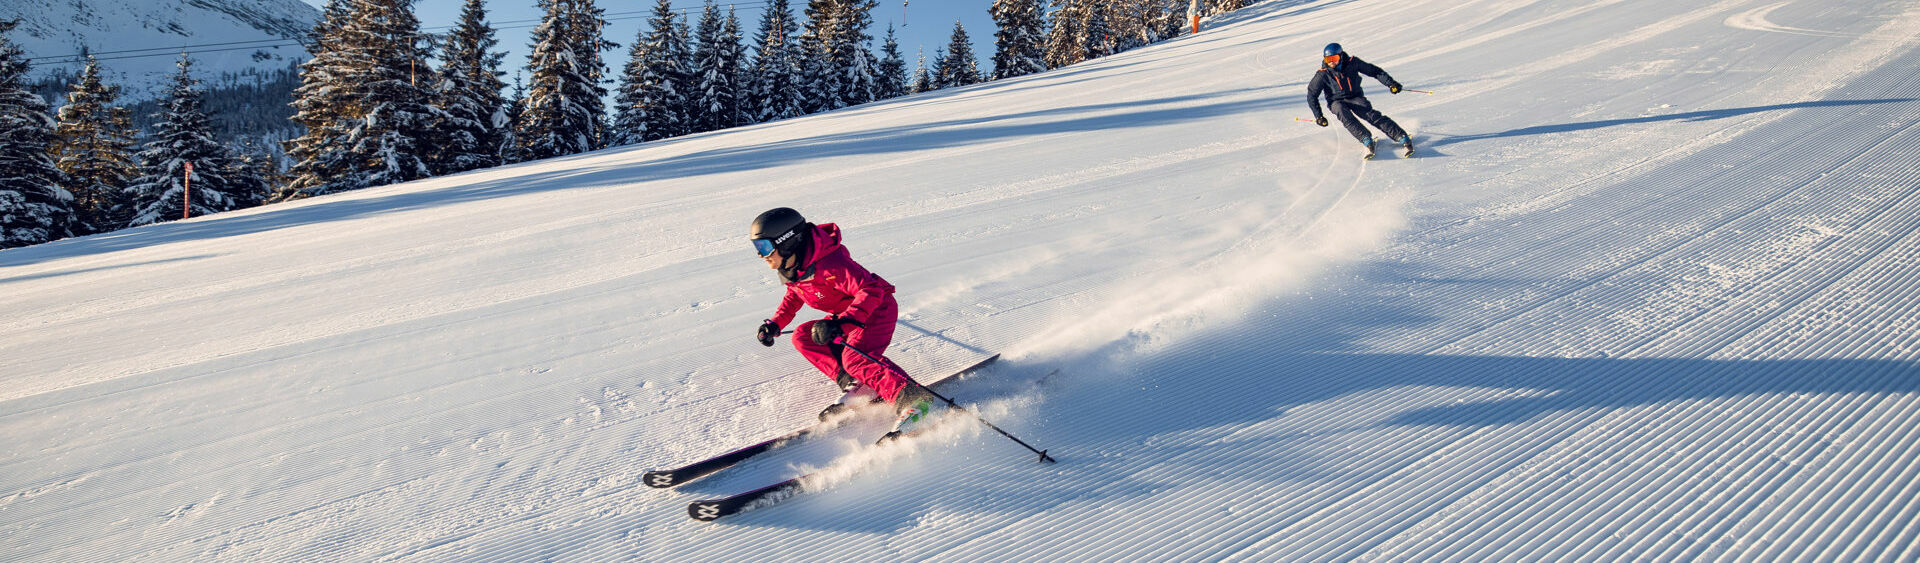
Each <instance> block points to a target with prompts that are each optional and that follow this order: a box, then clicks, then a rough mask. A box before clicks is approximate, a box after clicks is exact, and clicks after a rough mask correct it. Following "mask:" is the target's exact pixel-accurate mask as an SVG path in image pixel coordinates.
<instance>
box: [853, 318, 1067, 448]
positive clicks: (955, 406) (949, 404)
mask: <svg viewBox="0 0 1920 563" xmlns="http://www.w3.org/2000/svg"><path fill="white" fill-rule="evenodd" d="M840 343H841V345H842V346H846V347H847V349H848V350H852V351H853V352H854V353H856V354H859V355H860V356H861V357H864V358H866V359H868V360H870V361H872V362H873V363H876V364H880V365H886V363H885V362H881V361H880V360H879V358H875V357H873V356H872V355H870V354H867V353H866V352H864V351H862V350H860V349H859V348H855V347H853V346H850V345H847V344H846V340H844V339H842V340H840ZM900 375H901V376H902V377H905V378H907V382H908V383H912V384H914V386H917V387H919V388H921V389H923V390H925V391H926V392H927V393H928V394H931V395H933V397H934V398H936V399H940V400H941V401H943V402H945V403H947V407H949V408H952V409H953V410H957V411H960V412H964V413H967V415H968V416H972V417H973V419H974V420H978V421H980V423H981V424H985V425H987V428H992V429H993V431H994V432H999V433H1000V435H1001V436H1006V437H1007V439H1008V440H1013V443H1015V444H1020V447H1023V448H1026V449H1027V451H1030V452H1033V453H1037V454H1040V461H1042V462H1053V463H1059V462H1060V460H1056V459H1053V457H1052V456H1048V455H1047V450H1042V449H1038V448H1035V447H1033V446H1030V445H1027V443H1026V441H1024V440H1021V439H1020V438H1018V437H1016V436H1014V435H1013V434H1009V433H1007V431H1006V430H1001V429H1000V427H998V426H994V425H993V423H991V422H987V419H985V418H980V415H978V414H974V412H973V411H970V410H967V409H965V408H962V407H961V406H960V404H959V403H955V402H953V399H949V398H947V397H946V396H945V395H941V394H940V392H938V391H934V390H933V389H931V388H928V387H927V386H925V385H921V384H920V382H918V381H914V379H913V376H911V375H907V374H904V373H902V374H900Z"/></svg>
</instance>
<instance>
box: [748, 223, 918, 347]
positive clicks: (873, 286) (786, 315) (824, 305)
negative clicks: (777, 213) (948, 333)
mask: <svg viewBox="0 0 1920 563" xmlns="http://www.w3.org/2000/svg"><path fill="white" fill-rule="evenodd" d="M812 235H813V236H811V237H808V238H809V239H810V243H811V244H812V248H811V249H809V251H808V252H807V263H806V264H805V265H803V266H801V267H800V268H799V272H798V275H796V276H795V277H797V278H799V280H800V281H796V282H791V283H788V284H787V295H786V296H785V297H783V298H781V299H780V308H779V309H777V310H775V311H774V313H773V319H772V320H773V324H776V325H780V326H781V327H785V326H787V323H789V322H793V317H794V315H797V314H799V313H800V305H801V304H803V303H804V304H806V305H807V306H809V307H813V308H815V309H819V310H821V311H825V312H826V313H828V314H832V315H838V316H840V318H845V319H853V320H854V321H857V322H859V323H860V324H863V325H866V324H873V322H874V321H878V322H881V323H891V322H893V321H894V320H895V319H896V317H897V316H898V315H899V314H900V313H899V310H900V308H899V307H900V306H899V304H897V303H895V302H894V300H893V284H890V283H887V280H884V279H881V278H880V276H879V275H878V274H874V273H873V272H869V271H867V269H866V268H863V267H861V266H860V263H858V262H854V261H853V256H852V255H851V254H849V253H847V247H845V246H841V245H840V227H839V226H838V225H835V224H833V223H824V224H820V225H815V226H814V227H813V233H812Z"/></svg>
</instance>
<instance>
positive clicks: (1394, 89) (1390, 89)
mask: <svg viewBox="0 0 1920 563" xmlns="http://www.w3.org/2000/svg"><path fill="white" fill-rule="evenodd" d="M1387 93H1389V94H1398V93H1400V83H1399V82H1395V83H1392V84H1388V85H1387Z"/></svg>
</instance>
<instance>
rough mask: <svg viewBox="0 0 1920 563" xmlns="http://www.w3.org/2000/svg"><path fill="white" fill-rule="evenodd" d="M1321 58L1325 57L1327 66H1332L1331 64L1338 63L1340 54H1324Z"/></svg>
mask: <svg viewBox="0 0 1920 563" xmlns="http://www.w3.org/2000/svg"><path fill="white" fill-rule="evenodd" d="M1322 58H1324V59H1326V61H1327V66H1333V65H1337V64H1340V55H1327V56H1325V57H1322Z"/></svg>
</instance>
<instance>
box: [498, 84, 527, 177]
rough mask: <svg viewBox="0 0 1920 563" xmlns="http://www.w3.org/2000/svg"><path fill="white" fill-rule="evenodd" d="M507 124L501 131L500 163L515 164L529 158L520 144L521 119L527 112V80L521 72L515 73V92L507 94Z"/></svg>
mask: <svg viewBox="0 0 1920 563" xmlns="http://www.w3.org/2000/svg"><path fill="white" fill-rule="evenodd" d="M505 111H506V114H507V126H506V127H505V128H504V129H502V130H501V131H500V163H501V164H513V163H516V162H522V161H525V160H526V159H527V153H526V150H525V148H524V147H522V146H521V145H520V137H519V134H520V130H521V126H520V119H521V116H523V115H525V114H526V112H527V81H526V80H525V79H524V78H522V76H521V74H520V73H519V72H515V73H513V93H510V94H507V107H506V110H505Z"/></svg>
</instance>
